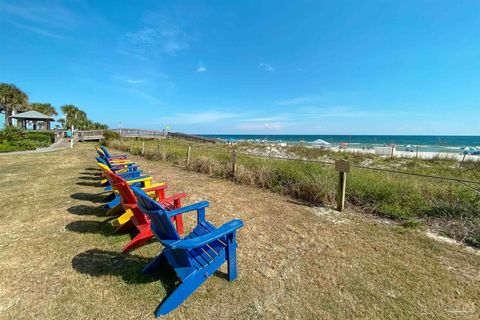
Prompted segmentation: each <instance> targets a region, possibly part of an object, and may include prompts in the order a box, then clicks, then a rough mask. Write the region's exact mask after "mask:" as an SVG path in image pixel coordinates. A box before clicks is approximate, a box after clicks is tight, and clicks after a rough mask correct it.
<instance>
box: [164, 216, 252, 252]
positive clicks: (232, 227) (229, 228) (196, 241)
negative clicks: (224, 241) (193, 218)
mask: <svg viewBox="0 0 480 320" xmlns="http://www.w3.org/2000/svg"><path fill="white" fill-rule="evenodd" d="M241 227H243V221H242V220H232V221H229V222H227V223H225V224H224V225H222V226H221V227H220V228H218V229H216V230H214V231H212V232H210V233H208V234H205V235H203V236H200V237H196V238H191V239H184V240H164V241H161V242H162V244H163V245H164V246H166V247H169V248H171V249H194V248H198V247H201V246H204V245H206V244H208V243H210V242H213V241H215V240H218V239H220V238H223V237H225V236H226V235H228V234H230V233H233V232H235V231H236V230H237V229H240V228H241Z"/></svg>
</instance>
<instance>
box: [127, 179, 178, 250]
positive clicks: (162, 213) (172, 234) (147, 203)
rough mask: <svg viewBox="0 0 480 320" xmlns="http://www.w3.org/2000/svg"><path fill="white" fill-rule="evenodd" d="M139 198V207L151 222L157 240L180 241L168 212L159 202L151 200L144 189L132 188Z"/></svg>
mask: <svg viewBox="0 0 480 320" xmlns="http://www.w3.org/2000/svg"><path fill="white" fill-rule="evenodd" d="M132 190H133V192H134V193H135V195H136V196H137V205H138V207H139V208H140V210H142V212H143V213H145V214H146V215H147V216H148V217H149V218H150V222H151V228H152V231H153V233H155V236H156V237H157V239H158V240H159V241H160V242H162V240H180V239H181V238H180V235H179V234H178V232H177V229H176V228H175V226H174V225H173V223H172V221H171V220H170V218H168V216H167V210H166V209H165V208H164V207H163V206H162V205H161V204H160V203H158V202H157V201H155V200H153V199H151V198H150V197H149V196H148V195H147V194H146V193H145V192H144V191H143V190H142V189H140V188H136V187H132Z"/></svg>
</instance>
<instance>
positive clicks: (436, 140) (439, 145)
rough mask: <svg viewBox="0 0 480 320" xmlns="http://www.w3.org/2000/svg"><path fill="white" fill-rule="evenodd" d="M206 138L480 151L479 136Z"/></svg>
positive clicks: (437, 150)
mask: <svg viewBox="0 0 480 320" xmlns="http://www.w3.org/2000/svg"><path fill="white" fill-rule="evenodd" d="M199 136H202V137H206V138H214V139H216V138H219V139H223V140H227V141H271V142H286V143H288V144H296V143H300V142H302V141H304V142H312V141H315V140H317V139H323V140H325V141H327V142H329V143H331V144H332V145H334V146H338V145H339V144H340V143H343V142H346V143H348V147H349V148H366V147H369V146H383V145H386V144H395V145H396V146H397V150H402V148H405V147H406V146H407V145H413V146H418V147H419V151H434V152H452V153H459V152H461V151H462V148H464V147H477V148H478V149H479V150H480V136H410V135H407V136H397V135H244V134H199Z"/></svg>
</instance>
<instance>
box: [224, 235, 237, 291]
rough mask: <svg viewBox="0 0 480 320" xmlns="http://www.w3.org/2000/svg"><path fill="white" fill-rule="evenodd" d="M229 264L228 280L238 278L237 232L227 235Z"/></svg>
mask: <svg viewBox="0 0 480 320" xmlns="http://www.w3.org/2000/svg"><path fill="white" fill-rule="evenodd" d="M226 253H227V266H228V275H227V278H228V281H233V280H235V279H236V278H237V241H236V233H235V232H233V233H230V234H229V235H227V252H226Z"/></svg>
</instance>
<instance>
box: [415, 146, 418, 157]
mask: <svg viewBox="0 0 480 320" xmlns="http://www.w3.org/2000/svg"><path fill="white" fill-rule="evenodd" d="M415 158H417V159H418V146H417V155H416V156H415Z"/></svg>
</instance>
